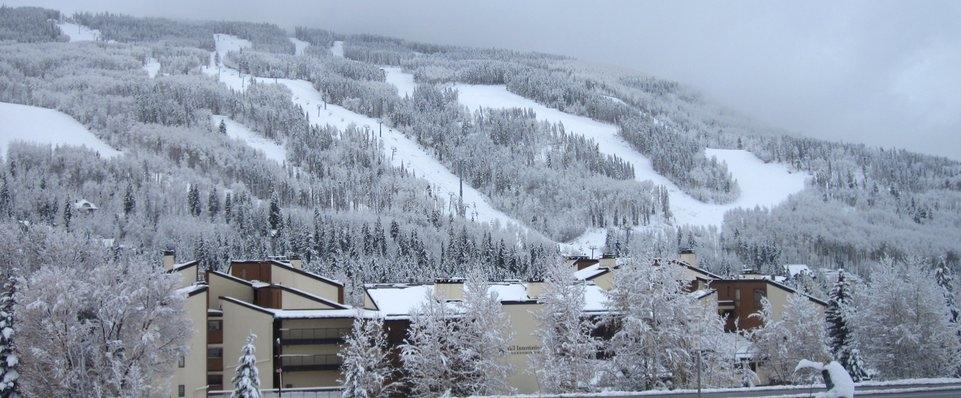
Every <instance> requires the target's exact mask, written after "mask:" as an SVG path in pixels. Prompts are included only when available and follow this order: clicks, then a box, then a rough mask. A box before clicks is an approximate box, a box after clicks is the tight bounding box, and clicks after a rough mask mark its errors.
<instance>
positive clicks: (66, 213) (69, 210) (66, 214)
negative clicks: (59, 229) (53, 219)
mask: <svg viewBox="0 0 961 398" xmlns="http://www.w3.org/2000/svg"><path fill="white" fill-rule="evenodd" d="M71 220H73V205H72V204H71V203H70V201H69V200H68V201H66V202H65V203H64V204H63V227H64V228H65V229H66V230H68V231H69V230H70V221H71Z"/></svg>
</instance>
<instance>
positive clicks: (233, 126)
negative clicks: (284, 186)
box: [210, 115, 287, 164]
mask: <svg viewBox="0 0 961 398" xmlns="http://www.w3.org/2000/svg"><path fill="white" fill-rule="evenodd" d="M221 121H223V122H224V126H225V127H227V136H229V137H230V138H235V139H238V140H241V141H243V142H244V143H246V144H247V145H249V146H250V147H251V148H254V149H256V150H258V151H260V152H262V153H263V154H264V156H266V157H267V159H270V160H273V161H275V162H277V163H280V164H284V162H285V161H286V160H287V151H286V150H285V149H284V147H283V146H281V145H280V144H277V143H276V142H273V141H271V140H269V139H267V138H266V137H264V136H263V135H262V134H259V133H257V132H255V131H253V130H251V129H249V128H248V127H247V126H245V125H243V124H241V123H239V122H237V121H236V120H233V119H231V118H229V117H226V116H221V115H213V116H212V117H211V118H210V122H211V123H213V125H214V128H217V127H219V126H220V122H221Z"/></svg>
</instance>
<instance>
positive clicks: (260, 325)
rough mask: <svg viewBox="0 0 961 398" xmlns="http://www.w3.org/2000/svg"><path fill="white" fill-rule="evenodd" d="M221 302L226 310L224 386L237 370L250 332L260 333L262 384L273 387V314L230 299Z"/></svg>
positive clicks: (258, 366)
mask: <svg viewBox="0 0 961 398" xmlns="http://www.w3.org/2000/svg"><path fill="white" fill-rule="evenodd" d="M221 306H222V308H223V311H224V388H225V389H228V390H229V389H230V388H231V387H230V380H231V379H233V377H234V374H236V372H237V360H238V358H240V354H241V349H242V348H243V346H244V344H246V342H247V335H248V334H250V333H251V332H253V333H254V334H256V335H257V339H256V340H255V341H254V346H255V347H256V348H257V352H256V353H255V355H256V356H257V370H258V371H259V372H260V386H261V388H274V361H273V342H274V337H275V336H274V333H273V329H274V327H273V323H274V317H273V316H272V315H270V314H267V313H264V312H261V311H258V310H256V309H252V308H249V307H246V306H243V305H241V304H237V303H234V302H232V301H229V300H221Z"/></svg>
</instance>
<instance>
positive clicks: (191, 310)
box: [170, 291, 207, 398]
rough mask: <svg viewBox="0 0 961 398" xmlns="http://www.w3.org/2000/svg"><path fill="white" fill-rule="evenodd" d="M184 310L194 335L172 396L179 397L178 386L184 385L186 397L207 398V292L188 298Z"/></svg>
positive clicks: (176, 373) (173, 381) (176, 370)
mask: <svg viewBox="0 0 961 398" xmlns="http://www.w3.org/2000/svg"><path fill="white" fill-rule="evenodd" d="M184 310H185V311H186V313H187V317H188V318H189V319H190V322H191V329H192V335H191V337H190V341H189V342H188V345H189V346H188V348H189V350H190V351H189V352H188V353H187V355H186V356H185V357H184V367H182V368H181V367H180V366H179V365H180V364H179V363H178V364H177V367H176V368H174V375H173V379H171V383H170V384H171V388H170V396H171V397H177V396H178V395H177V393H178V388H177V386H179V385H183V386H184V390H185V394H184V396H185V397H192V398H196V397H206V396H207V389H206V386H207V292H206V291H204V292H201V293H197V294H195V295H193V296H190V297H187V299H186V301H184Z"/></svg>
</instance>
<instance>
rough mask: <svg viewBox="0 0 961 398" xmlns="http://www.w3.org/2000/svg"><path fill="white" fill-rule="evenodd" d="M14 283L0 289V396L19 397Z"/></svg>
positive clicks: (2, 397) (5, 397) (18, 361)
mask: <svg viewBox="0 0 961 398" xmlns="http://www.w3.org/2000/svg"><path fill="white" fill-rule="evenodd" d="M13 290H14V283H13V281H9V282H8V283H6V284H4V285H3V287H2V291H0V398H18V397H20V384H19V383H20V380H19V379H20V372H19V371H18V370H17V369H18V368H19V367H20V357H19V355H17V350H16V345H15V344H14V314H13Z"/></svg>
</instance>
